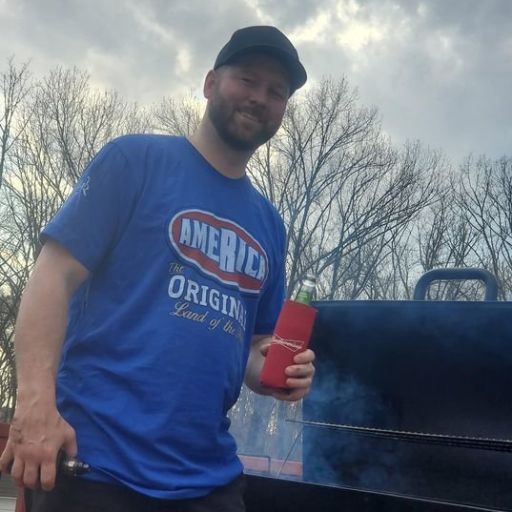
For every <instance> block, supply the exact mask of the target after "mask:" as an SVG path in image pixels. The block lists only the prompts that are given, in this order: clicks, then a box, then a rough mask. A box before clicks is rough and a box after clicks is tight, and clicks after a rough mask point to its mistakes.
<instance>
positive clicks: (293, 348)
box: [260, 300, 316, 388]
mask: <svg viewBox="0 0 512 512" xmlns="http://www.w3.org/2000/svg"><path fill="white" fill-rule="evenodd" d="M315 317H316V309H315V308H313V307H311V306H308V305H307V304H302V303H301V302H295V301H293V300H287V301H286V302H285V303H284V305H283V309H282V310H281V313H280V314H279V318H278V319H277V324H276V327H275V329H274V334H273V335H272V343H271V345H270V347H269V349H268V352H267V356H266V357H265V361H264V363H263V368H262V370H261V375H260V381H261V383H262V384H263V385H264V386H267V387H270V388H285V387H286V379H287V378H288V377H287V376H286V375H285V373H284V370H285V368H286V367H287V366H290V365H292V364H293V358H294V356H295V355H296V354H298V353H299V352H303V351H304V350H306V349H307V348H308V345H309V340H310V338H311V333H312V331H313V325H314V323H315Z"/></svg>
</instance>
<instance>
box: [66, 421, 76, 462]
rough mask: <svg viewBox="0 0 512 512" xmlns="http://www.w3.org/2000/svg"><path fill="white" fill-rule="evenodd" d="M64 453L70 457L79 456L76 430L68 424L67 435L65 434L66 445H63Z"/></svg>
mask: <svg viewBox="0 0 512 512" xmlns="http://www.w3.org/2000/svg"><path fill="white" fill-rule="evenodd" d="M62 449H63V450H64V453H65V454H66V455H67V456H68V457H70V458H73V457H76V456H77V454H78V446H77V444H76V433H75V430H74V429H73V428H72V427H71V426H70V425H69V424H68V425H67V429H66V433H65V434H64V443H63V444H62Z"/></svg>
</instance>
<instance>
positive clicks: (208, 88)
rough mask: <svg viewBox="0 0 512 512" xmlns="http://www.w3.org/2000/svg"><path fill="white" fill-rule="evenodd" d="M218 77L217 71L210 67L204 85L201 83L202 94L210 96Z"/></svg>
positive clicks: (206, 96)
mask: <svg viewBox="0 0 512 512" xmlns="http://www.w3.org/2000/svg"><path fill="white" fill-rule="evenodd" d="M217 79H218V73H217V71H215V70H214V69H210V71H208V73H207V75H206V78H205V79H204V85H203V96H204V97H205V98H206V99H209V98H210V95H211V93H212V90H213V88H214V87H215V84H216V82H217Z"/></svg>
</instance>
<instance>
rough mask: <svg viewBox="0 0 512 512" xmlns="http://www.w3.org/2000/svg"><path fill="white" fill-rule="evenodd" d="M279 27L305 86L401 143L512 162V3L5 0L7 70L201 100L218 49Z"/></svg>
mask: <svg viewBox="0 0 512 512" xmlns="http://www.w3.org/2000/svg"><path fill="white" fill-rule="evenodd" d="M255 24H272V25H276V26H278V27H280V28H281V29H282V30H283V31H284V32H285V33H286V34H287V35H288V36H289V37H290V39H291V40H292V41H293V42H294V43H295V45H296V46H297V48H298V50H299V53H300V55H301V59H302V61H303V63H304V65H305V66H306V68H307V70H308V72H309V76H310V82H309V86H312V85H314V82H315V81H317V80H319V79H321V77H322V76H331V77H333V78H341V77H342V76H345V77H346V78H347V79H348V81H349V84H350V85H351V86H352V87H355V88H357V89H358V91H359V97H360V101H361V103H362V104H364V105H375V106H376V107H377V108H378V109H379V112H380V114H381V118H382V125H383V127H384V129H385V131H386V132H387V133H388V134H389V135H390V136H391V137H392V139H393V140H394V141H395V142H396V143H398V144H400V143H402V142H404V141H405V140H407V139H413V140H415V139H419V140H421V141H422V143H423V144H424V145H426V146H430V147H432V148H439V149H442V150H444V152H445V153H446V154H447V156H449V157H450V158H451V159H452V160H453V161H454V162H457V161H458V160H459V159H461V158H462V157H463V156H465V155H467V154H468V153H470V152H471V153H473V154H476V155H480V154H486V155H488V156H489V157H491V158H499V157H500V156H502V155H504V154H506V155H512V101H511V91H512V0H424V1H419V0H216V1H206V0H204V1H203V0H0V63H1V65H2V68H0V69H2V70H3V69H5V67H6V62H7V58H8V57H9V56H12V55H14V56H15V58H16V61H18V62H24V61H25V60H28V59H30V61H31V65H30V67H31V70H32V72H33V74H35V75H36V76H42V75H43V74H45V73H46V72H48V71H49V70H50V69H52V68H54V67H56V66H64V67H73V66H77V67H78V68H80V69H83V70H87V71H88V72H89V73H90V75H91V80H92V82H93V83H94V84H95V85H98V86H100V87H107V88H115V89H117V90H118V91H119V92H120V93H122V95H123V96H124V97H125V98H126V99H129V100H132V101H137V102H139V103H143V104H146V103H151V102H154V101H158V100H159V99H161V98H162V97H163V96H169V95H180V94H187V93H190V92H192V93H194V94H197V95H200V91H201V85H202V80H203V77H204V75H205V73H206V71H207V70H208V69H209V68H210V67H211V65H212V63H213V61H214V60H215V57H216V54H217V52H218V50H219V49H220V47H221V46H222V45H223V44H224V43H225V42H226V41H227V39H228V38H229V36H230V35H231V33H232V32H233V31H234V30H236V29H237V28H240V27H242V26H247V25H255Z"/></svg>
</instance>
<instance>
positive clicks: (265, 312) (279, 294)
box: [254, 213, 286, 334]
mask: <svg viewBox="0 0 512 512" xmlns="http://www.w3.org/2000/svg"><path fill="white" fill-rule="evenodd" d="M276 216H277V213H276ZM276 231H277V237H276V253H275V255H274V265H273V268H272V267H271V269H270V274H269V280H268V282H267V285H266V287H265V291H264V292H263V295H262V297H261V299H260V302H259V305H258V313H257V316H256V323H255V327H254V334H271V333H272V332H273V331H274V327H275V325H276V322H277V318H278V316H279V313H280V312H281V308H282V307H283V302H284V299H285V284H286V269H285V263H286V231H285V228H284V225H283V222H282V220H281V218H280V217H279V223H278V228H277V230H276Z"/></svg>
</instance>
